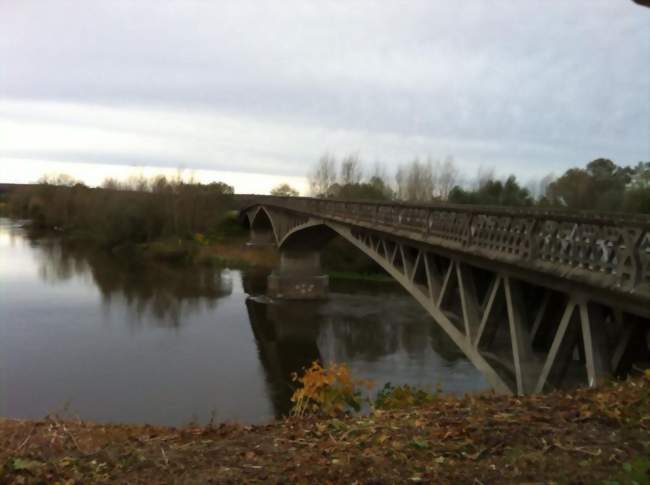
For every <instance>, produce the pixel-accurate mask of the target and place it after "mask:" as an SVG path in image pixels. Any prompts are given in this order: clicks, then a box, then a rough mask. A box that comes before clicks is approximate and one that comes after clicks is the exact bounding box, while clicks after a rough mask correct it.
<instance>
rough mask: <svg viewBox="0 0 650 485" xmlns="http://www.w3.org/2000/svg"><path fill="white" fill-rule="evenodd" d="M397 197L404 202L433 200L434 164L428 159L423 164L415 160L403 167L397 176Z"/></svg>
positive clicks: (399, 169)
mask: <svg viewBox="0 0 650 485" xmlns="http://www.w3.org/2000/svg"><path fill="white" fill-rule="evenodd" d="M395 182H396V183H397V197H398V198H399V199H402V200H410V201H420V202H427V201H430V200H431V199H432V198H433V189H434V183H435V182H434V169H433V162H432V161H431V159H428V160H427V161H426V162H421V161H420V160H419V159H417V158H416V159H415V160H413V161H412V162H411V163H409V164H408V165H406V166H401V167H399V168H398V169H397V172H396V174H395Z"/></svg>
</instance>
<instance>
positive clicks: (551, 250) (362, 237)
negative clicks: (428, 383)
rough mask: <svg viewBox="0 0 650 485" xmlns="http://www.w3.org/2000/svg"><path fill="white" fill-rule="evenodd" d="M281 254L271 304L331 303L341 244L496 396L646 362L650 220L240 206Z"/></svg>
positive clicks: (444, 208)
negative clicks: (441, 335)
mask: <svg viewBox="0 0 650 485" xmlns="http://www.w3.org/2000/svg"><path fill="white" fill-rule="evenodd" d="M237 200H238V203H239V205H240V207H241V212H240V214H241V217H242V220H243V221H245V222H246V223H247V224H248V225H249V226H250V228H251V240H252V241H253V242H255V243H268V244H275V245H277V247H278V248H279V250H280V253H281V265H280V268H279V269H278V271H277V272H275V273H274V274H272V275H271V276H270V277H269V289H270V292H271V294H272V296H276V297H285V298H314V297H322V296H324V295H325V294H326V292H327V276H324V275H322V274H321V273H322V272H321V271H320V262H319V261H320V260H319V253H320V250H321V249H322V247H323V245H324V244H325V243H326V242H327V241H328V240H329V239H330V238H331V237H334V236H339V237H342V238H343V239H345V240H347V241H348V242H350V243H351V244H352V245H354V246H355V247H357V248H358V249H359V250H360V251H362V252H363V253H364V254H366V255H367V256H368V257H370V258H371V259H373V260H374V261H376V262H377V263H378V264H379V265H380V266H381V267H382V268H383V269H384V270H385V271H386V272H387V273H388V274H390V275H391V276H392V277H393V278H394V279H395V280H396V281H397V282H399V283H400V285H401V286H403V287H404V288H405V289H406V291H407V292H408V293H410V294H411V296H412V297H413V298H415V300H417V301H418V303H419V304H420V305H421V306H422V307H423V308H424V310H426V311H427V312H428V313H429V315H430V316H431V317H432V318H433V320H434V322H435V323H436V324H437V325H439V326H440V327H441V328H442V329H443V330H444V331H445V333H446V334H447V335H448V336H449V337H450V338H451V339H452V340H453V341H454V343H455V344H456V345H457V346H458V347H459V348H460V349H461V350H462V351H463V352H464V354H465V355H466V356H467V358H468V359H469V360H470V361H471V362H472V363H473V364H474V365H475V366H476V367H477V368H478V369H479V370H480V371H481V372H482V373H483V375H484V376H485V377H486V379H487V380H488V382H489V383H490V385H491V386H492V387H493V388H494V389H495V390H496V391H497V392H504V393H509V392H514V393H518V394H525V393H532V392H542V391H544V390H547V389H551V388H554V387H558V386H561V385H566V383H567V382H571V383H572V384H576V383H581V384H586V385H589V386H594V385H596V384H597V383H598V382H599V381H600V380H602V379H603V378H606V377H608V376H612V375H620V374H625V373H626V372H627V371H629V369H630V367H631V366H632V365H633V363H634V362H637V361H644V362H647V361H648V360H649V359H648V356H649V354H650V351H649V348H648V347H649V342H650V217H648V216H641V215H623V214H593V213H576V212H567V211H557V210H538V209H521V210H520V209H502V208H485V207H472V206H454V205H451V204H437V205H412V204H395V203H372V202H358V201H339V200H330V199H312V198H298V197H270V196H237Z"/></svg>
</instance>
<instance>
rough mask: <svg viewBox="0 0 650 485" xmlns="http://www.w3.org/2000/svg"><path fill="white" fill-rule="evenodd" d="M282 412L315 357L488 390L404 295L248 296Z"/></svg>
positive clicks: (360, 370)
mask: <svg viewBox="0 0 650 485" xmlns="http://www.w3.org/2000/svg"><path fill="white" fill-rule="evenodd" d="M246 307H247V309H248V316H249V319H250V322H251V327H252V329H253V334H254V336H255V340H256V343H257V347H258V351H259V353H260V360H261V361H262V363H263V366H264V370H265V374H266V380H267V384H268V386H269V394H270V396H271V399H272V402H273V407H274V410H275V414H276V416H277V417H279V416H283V415H286V414H287V413H288V411H289V408H290V401H289V399H290V397H291V394H292V392H293V389H294V386H295V384H294V383H293V382H292V381H291V379H290V375H291V373H292V372H296V371H299V370H300V369H303V368H305V367H307V366H309V364H310V363H311V362H313V361H314V360H319V361H320V362H322V363H325V364H327V363H330V362H346V363H347V364H348V365H349V366H350V368H351V370H352V371H353V373H354V374H355V375H357V376H359V377H364V378H370V379H373V380H374V381H375V382H376V384H377V386H378V387H381V386H382V385H383V384H384V383H385V382H392V383H398V384H403V383H404V384H411V385H417V386H421V387H424V388H429V389H432V388H433V387H434V386H435V385H437V384H440V385H441V386H442V388H443V390H445V391H447V392H464V391H466V390H470V389H481V388H485V387H486V384H485V382H484V381H483V378H482V377H481V376H480V375H479V374H478V372H477V371H476V370H475V369H473V368H472V367H471V365H470V364H469V362H467V360H466V359H465V358H464V356H463V355H462V353H461V352H460V350H457V349H456V348H455V346H454V344H453V343H452V342H451V340H450V339H449V338H448V337H447V336H446V335H445V334H444V332H442V330H440V329H438V328H437V327H435V326H434V325H432V324H431V323H432V322H431V321H430V320H428V318H427V317H426V316H425V315H423V312H422V311H421V309H419V308H418V307H417V305H416V304H415V302H413V301H412V300H410V299H409V298H408V297H404V296H402V295H399V296H393V297H388V298H387V296H386V295H385V294H384V295H382V297H381V298H379V297H377V296H376V295H372V294H356V295H342V294H337V293H334V294H332V295H331V296H330V300H329V301H327V302H312V301H310V302H271V301H269V300H268V299H266V298H249V299H247V301H246Z"/></svg>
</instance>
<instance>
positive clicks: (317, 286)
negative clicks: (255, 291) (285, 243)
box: [267, 249, 329, 300]
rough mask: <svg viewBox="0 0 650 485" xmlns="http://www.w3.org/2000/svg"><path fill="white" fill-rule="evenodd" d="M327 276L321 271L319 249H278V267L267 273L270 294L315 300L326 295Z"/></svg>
mask: <svg viewBox="0 0 650 485" xmlns="http://www.w3.org/2000/svg"><path fill="white" fill-rule="evenodd" d="M328 289H329V277H328V276H327V275H326V274H323V271H322V270H321V264H320V251H314V250H308V249H281V250H280V267H279V268H278V269H276V270H275V271H273V273H271V274H270V275H269V277H268V286H267V293H268V295H269V296H270V297H271V298H282V299H287V300H318V299H323V298H327V294H328Z"/></svg>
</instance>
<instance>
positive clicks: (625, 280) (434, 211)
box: [239, 196, 650, 297]
mask: <svg viewBox="0 0 650 485" xmlns="http://www.w3.org/2000/svg"><path fill="white" fill-rule="evenodd" d="M239 197H241V198H242V200H244V198H246V197H249V198H250V204H251V205H252V204H265V205H269V206H276V207H281V208H284V209H286V210H290V211H294V212H300V213H303V214H309V215H312V216H318V217H323V218H329V219H333V220H338V221H342V222H347V223H360V224H363V225H366V226H369V227H370V228H371V229H372V228H374V229H376V230H383V231H391V232H393V233H395V234H400V233H411V234H416V235H417V236H418V237H419V238H421V239H425V240H428V241H430V242H433V243H447V244H448V245H451V246H453V247H454V248H457V249H461V250H463V251H469V252H476V253H480V254H483V255H486V256H488V257H491V258H495V259H500V260H504V259H505V260H507V261H509V262H518V263H519V264H524V265H528V266H534V267H535V268H536V269H543V270H546V271H553V272H563V273H564V274H565V276H566V277H569V278H571V277H575V276H577V274H578V273H580V274H582V275H583V276H584V275H585V274H586V275H591V277H597V278H599V279H600V280H601V283H603V284H607V285H615V286H617V287H619V288H620V289H623V290H625V291H627V292H632V293H639V294H642V295H643V296H644V297H650V217H649V216H647V215H641V214H620V213H591V212H571V211H566V210H554V209H537V208H523V209H520V208H500V207H479V206H465V205H453V204H444V203H437V204H426V205H417V204H409V203H393V202H388V203H381V202H380V203H377V202H365V201H347V200H334V199H315V198H307V197H273V196H239Z"/></svg>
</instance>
